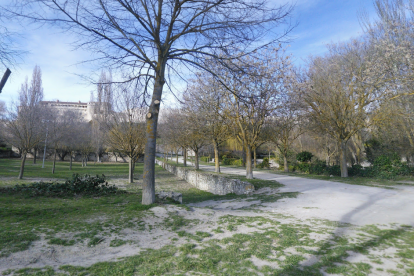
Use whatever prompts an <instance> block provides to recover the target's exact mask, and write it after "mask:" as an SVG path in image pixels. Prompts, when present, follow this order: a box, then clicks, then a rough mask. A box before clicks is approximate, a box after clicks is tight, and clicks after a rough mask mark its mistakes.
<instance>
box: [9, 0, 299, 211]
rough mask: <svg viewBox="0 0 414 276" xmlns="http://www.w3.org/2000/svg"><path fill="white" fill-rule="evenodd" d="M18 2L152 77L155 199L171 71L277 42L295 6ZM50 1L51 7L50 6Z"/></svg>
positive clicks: (148, 182)
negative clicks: (159, 136) (162, 117)
mask: <svg viewBox="0 0 414 276" xmlns="http://www.w3.org/2000/svg"><path fill="white" fill-rule="evenodd" d="M17 3H18V4H20V5H19V8H17V12H16V9H14V10H15V12H14V14H17V15H22V14H23V15H25V16H26V17H27V18H30V19H32V20H34V21H36V22H42V23H43V22H50V23H52V24H53V25H58V26H61V27H62V28H63V29H65V30H68V31H73V32H74V33H75V34H76V35H77V36H78V37H80V41H81V42H80V46H82V47H85V48H87V49H90V50H92V51H94V52H95V53H97V54H98V55H100V57H102V58H103V59H102V60H103V61H105V62H108V64H110V65H112V66H113V67H118V68H122V69H124V70H126V69H127V70H128V74H129V75H130V78H129V79H130V80H132V79H139V78H144V79H145V82H146V83H148V81H149V79H150V80H151V81H152V83H153V88H152V95H151V101H150V103H149V109H148V113H147V128H146V129H147V134H146V139H147V142H146V147H145V164H144V182H143V195H142V203H143V204H151V203H153V202H154V201H155V186H154V183H155V182H154V177H155V174H154V168H155V162H154V161H155V150H156V133H157V123H158V113H159V110H160V101H161V97H162V91H163V87H164V84H165V83H166V81H167V80H168V79H169V78H168V72H171V73H172V76H173V75H176V74H177V73H178V72H179V71H180V69H182V68H184V67H183V66H180V64H185V65H186V66H187V67H186V68H188V67H196V68H198V69H200V68H201V69H207V68H206V66H205V64H206V59H208V60H211V59H215V60H218V61H221V62H223V61H228V60H231V59H234V58H237V57H239V56H240V54H239V53H240V51H242V52H245V53H246V52H250V51H254V50H255V49H257V48H260V47H262V46H263V45H265V44H271V43H273V42H275V41H278V40H280V38H281V37H283V36H284V35H285V34H286V32H288V31H289V30H290V27H289V28H288V29H287V30H286V32H284V33H283V34H281V35H280V34H279V35H278V34H276V33H274V32H273V30H276V29H275V27H277V26H279V25H280V24H281V23H286V22H287V20H286V19H287V18H288V16H289V14H290V12H291V10H292V6H288V5H282V6H278V7H272V6H270V5H269V3H268V2H266V1H262V0H248V1H247V0H214V1H207V2H206V1H199V0H191V1H172V2H171V1H159V0H158V1H156V0H151V1H132V2H131V1H125V0H109V1H97V0H88V1H85V2H79V1H77V0H69V1H68V0H35V1H31V2H30V5H27V3H28V2H26V1H25V0H21V1H19V0H17ZM25 8H31V10H29V11H28V10H26V9H25ZM45 8H46V9H47V10H48V12H43V10H44V9H45ZM94 60H96V59H94ZM207 70H208V69H207ZM147 91H150V90H147Z"/></svg>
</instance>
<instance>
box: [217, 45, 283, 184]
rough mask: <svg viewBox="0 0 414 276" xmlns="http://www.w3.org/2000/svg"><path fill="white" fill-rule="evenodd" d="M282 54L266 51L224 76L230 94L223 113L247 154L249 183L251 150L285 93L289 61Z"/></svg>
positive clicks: (251, 173) (272, 50)
mask: <svg viewBox="0 0 414 276" xmlns="http://www.w3.org/2000/svg"><path fill="white" fill-rule="evenodd" d="M281 51H282V50H281V49H266V50H264V51H261V52H259V53H258V55H259V57H260V59H259V58H257V57H255V56H249V57H247V58H246V59H245V60H244V64H246V65H249V66H248V67H246V68H245V69H244V70H243V71H239V72H238V73H237V74H235V73H233V72H228V73H227V74H223V78H226V79H225V81H227V82H228V86H230V87H231V92H232V93H230V91H227V93H226V94H225V95H226V96H225V99H226V105H227V106H226V109H225V113H226V117H227V118H229V120H230V121H232V122H233V124H234V129H235V130H236V133H235V134H236V137H238V139H239V140H240V142H241V143H242V144H243V148H244V149H245V151H246V177H247V178H248V179H252V178H253V170H252V149H253V147H255V145H257V141H258V139H259V136H260V132H261V130H262V127H263V125H264V123H265V121H266V118H267V117H268V116H269V115H270V114H271V112H272V111H273V110H275V109H277V108H278V106H279V96H280V94H281V93H283V92H284V90H285V87H284V85H283V77H284V74H285V71H286V70H287V69H289V63H290V61H289V58H288V57H284V56H283V53H281ZM246 71H247V72H249V73H248V74H246Z"/></svg>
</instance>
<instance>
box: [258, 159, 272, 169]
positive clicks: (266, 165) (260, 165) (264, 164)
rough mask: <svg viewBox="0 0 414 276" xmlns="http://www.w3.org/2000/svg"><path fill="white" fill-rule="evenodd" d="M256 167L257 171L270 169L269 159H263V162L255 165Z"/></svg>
mask: <svg viewBox="0 0 414 276" xmlns="http://www.w3.org/2000/svg"><path fill="white" fill-rule="evenodd" d="M257 167H258V168H259V169H264V168H269V167H270V164H269V158H268V157H265V158H263V162H262V163H260V164H259V165H257Z"/></svg>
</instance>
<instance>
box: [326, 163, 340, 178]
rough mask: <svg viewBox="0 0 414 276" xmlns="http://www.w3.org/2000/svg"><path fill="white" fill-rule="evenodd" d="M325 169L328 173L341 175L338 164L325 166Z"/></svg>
mask: <svg viewBox="0 0 414 276" xmlns="http://www.w3.org/2000/svg"><path fill="white" fill-rule="evenodd" d="M326 171H327V173H328V174H329V175H333V176H341V167H340V166H339V165H334V166H330V167H327V170H326Z"/></svg>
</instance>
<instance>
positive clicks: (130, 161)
mask: <svg viewBox="0 0 414 276" xmlns="http://www.w3.org/2000/svg"><path fill="white" fill-rule="evenodd" d="M132 163H133V161H132V158H129V177H128V179H129V183H134V166H133V164H132Z"/></svg>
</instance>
